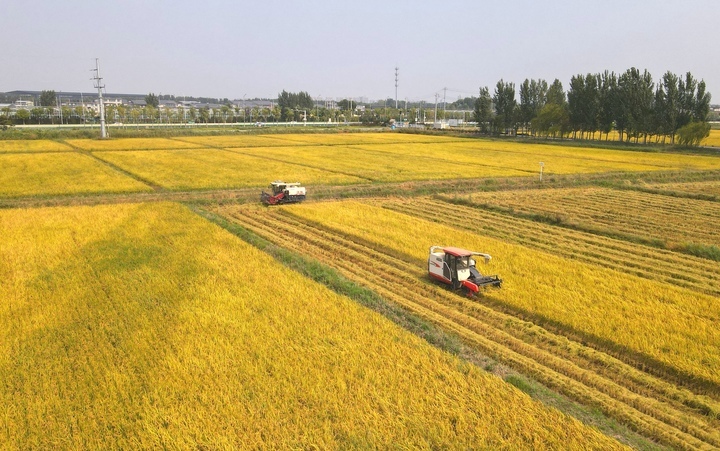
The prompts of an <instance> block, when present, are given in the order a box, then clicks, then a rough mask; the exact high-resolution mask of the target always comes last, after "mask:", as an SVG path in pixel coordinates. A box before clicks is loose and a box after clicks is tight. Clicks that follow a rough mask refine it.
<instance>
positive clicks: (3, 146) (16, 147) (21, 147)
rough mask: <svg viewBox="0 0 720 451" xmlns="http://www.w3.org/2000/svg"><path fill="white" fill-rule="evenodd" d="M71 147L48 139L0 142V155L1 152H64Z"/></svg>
mask: <svg viewBox="0 0 720 451" xmlns="http://www.w3.org/2000/svg"><path fill="white" fill-rule="evenodd" d="M70 150H72V147H70V146H68V145H66V144H63V143H60V142H58V141H51V140H49V139H35V140H0V153H2V152H65V151H70Z"/></svg>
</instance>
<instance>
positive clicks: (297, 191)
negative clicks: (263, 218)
mask: <svg viewBox="0 0 720 451" xmlns="http://www.w3.org/2000/svg"><path fill="white" fill-rule="evenodd" d="M270 189H271V190H272V194H270V193H266V192H265V191H263V192H262V194H260V201H261V202H262V203H264V204H266V205H279V204H289V203H293V202H302V201H304V200H305V188H304V187H302V186H300V183H285V182H283V181H280V180H276V181H274V182H272V183H271V184H270Z"/></svg>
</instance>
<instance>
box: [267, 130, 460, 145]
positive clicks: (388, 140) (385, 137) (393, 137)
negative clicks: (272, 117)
mask: <svg viewBox="0 0 720 451" xmlns="http://www.w3.org/2000/svg"><path fill="white" fill-rule="evenodd" d="M273 138H277V139H278V140H283V141H290V142H295V143H302V144H316V145H355V144H366V143H378V144H394V143H416V144H420V143H446V142H453V141H461V140H463V138H456V137H453V136H433V135H420V134H412V133H393V132H384V133H313V134H311V133H300V134H279V135H275V136H273Z"/></svg>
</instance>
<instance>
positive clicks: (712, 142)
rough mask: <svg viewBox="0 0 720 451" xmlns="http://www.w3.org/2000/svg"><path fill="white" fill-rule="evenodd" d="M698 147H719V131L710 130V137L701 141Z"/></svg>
mask: <svg viewBox="0 0 720 451" xmlns="http://www.w3.org/2000/svg"><path fill="white" fill-rule="evenodd" d="M700 145H702V146H709V147H720V130H718V129H711V130H710V136H708V137H707V138H705V139H703V141H702V142H701V143H700Z"/></svg>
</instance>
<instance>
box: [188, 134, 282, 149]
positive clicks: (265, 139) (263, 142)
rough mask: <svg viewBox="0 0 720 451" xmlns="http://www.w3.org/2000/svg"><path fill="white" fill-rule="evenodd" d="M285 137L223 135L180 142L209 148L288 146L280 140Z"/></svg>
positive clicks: (195, 137) (189, 138)
mask: <svg viewBox="0 0 720 451" xmlns="http://www.w3.org/2000/svg"><path fill="white" fill-rule="evenodd" d="M282 136H283V135H221V136H183V137H182V138H176V139H177V140H178V141H185V142H188V143H193V144H196V145H198V146H208V147H271V146H287V145H288V143H287V142H286V141H283V140H281V139H279V138H280V137H282Z"/></svg>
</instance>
